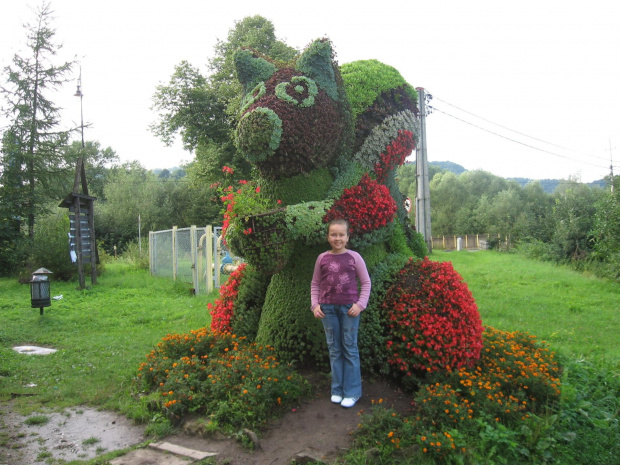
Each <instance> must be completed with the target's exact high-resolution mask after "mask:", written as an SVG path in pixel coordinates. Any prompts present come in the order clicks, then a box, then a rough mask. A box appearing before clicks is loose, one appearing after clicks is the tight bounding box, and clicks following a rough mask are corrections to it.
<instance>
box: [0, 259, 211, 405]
mask: <svg viewBox="0 0 620 465" xmlns="http://www.w3.org/2000/svg"><path fill="white" fill-rule="evenodd" d="M89 284H90V281H89V280H87V285H89ZM51 293H52V296H58V295H62V296H63V298H62V300H58V301H55V300H52V306H51V307H47V308H45V310H44V314H43V315H42V316H41V315H39V309H38V308H30V289H29V286H28V285H23V284H18V283H17V282H16V280H15V279H6V278H2V279H0V315H1V316H2V325H1V326H0V400H8V399H9V398H11V397H16V398H17V399H18V405H19V406H20V407H21V408H22V409H23V411H24V413H25V412H26V411H28V410H31V409H35V408H37V407H38V406H40V405H48V406H52V407H65V406H69V405H78V404H90V405H98V406H102V407H105V408H112V409H116V410H119V409H120V410H123V411H126V410H127V408H129V409H130V410H131V406H130V404H131V403H132V402H133V401H132V399H131V397H130V387H131V383H132V378H133V377H134V376H135V375H136V373H137V369H138V366H139V364H140V363H141V362H143V361H145V355H146V354H147V353H148V352H150V350H151V349H152V348H153V347H154V346H155V345H156V344H157V343H158V342H159V341H161V339H162V337H164V336H165V335H166V334H168V333H173V332H187V331H189V330H190V329H198V328H200V327H203V326H205V325H208V324H209V322H210V318H211V317H210V315H209V313H208V311H207V308H206V304H207V302H210V301H212V300H214V299H215V297H216V295H217V294H215V293H214V294H212V295H210V296H191V295H190V292H189V286H188V285H186V284H179V283H175V282H174V281H172V280H169V279H162V278H153V277H151V276H150V275H149V273H148V271H136V270H135V269H133V268H131V267H129V266H128V265H126V264H123V263H122V262H113V263H110V264H108V265H107V266H106V271H105V273H104V274H103V275H102V276H100V277H99V278H98V284H97V285H95V286H92V288H90V289H86V290H78V289H77V285H76V283H75V282H72V283H64V282H56V281H54V280H53V276H52V283H51ZM19 345H40V346H46V347H52V348H55V349H58V352H57V353H55V354H52V355H46V356H31V355H22V354H18V353H16V352H15V351H13V350H12V347H14V346H19ZM31 384H36V386H35V387H27V386H28V385H31ZM33 393H36V394H37V395H36V396H32V397H31V396H23V394H33Z"/></svg>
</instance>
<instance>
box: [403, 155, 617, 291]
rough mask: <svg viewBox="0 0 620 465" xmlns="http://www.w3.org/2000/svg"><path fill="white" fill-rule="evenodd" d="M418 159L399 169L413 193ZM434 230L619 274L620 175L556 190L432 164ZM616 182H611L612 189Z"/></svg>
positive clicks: (562, 183)
mask: <svg viewBox="0 0 620 465" xmlns="http://www.w3.org/2000/svg"><path fill="white" fill-rule="evenodd" d="M415 176H416V167H415V164H406V165H404V166H402V167H401V168H400V169H399V174H398V178H399V179H398V182H399V188H400V190H401V192H402V193H403V194H404V195H405V196H408V197H410V198H412V199H413V198H415V193H416V181H415ZM429 176H430V196H431V228H432V233H433V235H438V236H442V235H446V236H458V235H465V234H489V236H490V237H493V238H499V239H498V240H496V241H495V242H496V244H495V245H498V244H499V242H501V243H503V244H504V246H505V247H507V248H508V249H510V250H519V251H521V252H524V253H527V254H528V255H530V256H533V257H536V258H540V259H543V260H549V261H553V262H556V263H563V264H571V265H573V266H575V267H577V268H579V269H585V268H590V269H592V270H594V271H596V272H597V273H598V274H601V275H604V276H608V277H612V278H614V279H618V278H620V191H619V187H620V182H619V181H618V178H617V177H615V178H613V179H612V178H611V177H607V178H606V179H605V182H606V186H605V187H603V188H599V187H596V186H589V185H587V184H584V183H581V182H580V181H579V179H577V178H569V179H566V180H560V181H559V184H558V186H557V187H556V188H555V190H554V192H553V193H547V192H545V190H544V189H543V187H542V186H541V184H540V183H539V182H537V181H532V182H529V183H528V184H526V185H525V186H521V185H520V184H519V183H517V182H516V181H511V180H507V179H504V178H501V177H499V176H495V175H493V174H491V173H488V172H486V171H480V170H476V171H465V172H463V173H461V174H455V173H453V172H450V171H447V170H442V169H440V168H438V167H436V166H433V165H431V166H430V169H429ZM612 185H613V189H612Z"/></svg>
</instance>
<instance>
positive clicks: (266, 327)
mask: <svg viewBox="0 0 620 465" xmlns="http://www.w3.org/2000/svg"><path fill="white" fill-rule="evenodd" d="M324 250H325V247H324V246H316V247H307V246H304V245H299V246H298V247H297V248H296V249H295V250H294V252H293V257H294V260H290V261H289V263H288V265H287V267H286V268H284V269H283V270H282V271H281V272H279V273H278V274H276V275H274V276H273V277H272V278H271V282H270V284H269V287H268V289H267V296H266V298H265V304H264V306H263V312H262V315H261V319H260V324H259V329H258V334H257V336H256V342H257V343H259V344H270V345H272V346H273V347H274V348H275V350H276V353H277V354H278V357H279V358H280V360H281V361H283V362H300V363H302V364H303V365H313V364H314V365H318V366H322V367H326V366H327V365H328V364H329V355H328V351H327V343H326V342H325V334H324V331H323V326H322V325H321V322H320V321H319V320H317V319H316V318H314V315H313V314H312V311H311V309H310V282H311V281H312V273H313V272H314V263H315V262H316V257H317V256H318V255H319V254H320V253H321V252H323V251H324Z"/></svg>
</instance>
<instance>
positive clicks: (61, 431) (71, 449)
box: [0, 404, 145, 465]
mask: <svg viewBox="0 0 620 465" xmlns="http://www.w3.org/2000/svg"><path fill="white" fill-rule="evenodd" d="M34 416H36V417H42V416H45V417H47V418H48V419H49V421H47V423H45V424H32V425H28V424H26V420H27V419H28V418H29V417H34ZM0 425H1V426H2V431H3V433H4V434H7V435H8V436H9V441H7V444H6V446H5V445H4V444H0V464H4V463H7V464H8V463H10V464H11V465H30V464H33V463H37V462H41V463H45V462H46V461H48V460H50V459H51V460H54V462H53V463H56V461H60V460H63V461H67V462H69V461H71V460H90V459H92V458H95V457H96V456H98V455H102V454H104V453H107V452H110V451H114V450H118V449H125V448H127V447H130V446H133V445H136V444H139V443H141V442H143V441H144V440H145V437H144V426H139V425H135V424H134V423H133V422H132V421H131V420H128V419H127V418H125V417H124V416H122V415H119V414H117V413H114V412H108V411H97V410H95V409H92V408H82V407H76V408H70V409H66V410H65V411H64V412H63V413H36V414H33V415H30V416H26V417H24V416H22V415H19V414H17V413H14V412H11V411H10V406H9V405H7V404H4V405H2V406H1V407H0ZM3 460H4V461H3Z"/></svg>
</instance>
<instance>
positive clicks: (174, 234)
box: [172, 226, 179, 281]
mask: <svg viewBox="0 0 620 465" xmlns="http://www.w3.org/2000/svg"><path fill="white" fill-rule="evenodd" d="M177 229H178V228H177V227H176V226H173V227H172V279H174V280H175V281H176V280H177V273H178V272H179V268H178V265H179V264H178V262H177Z"/></svg>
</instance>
